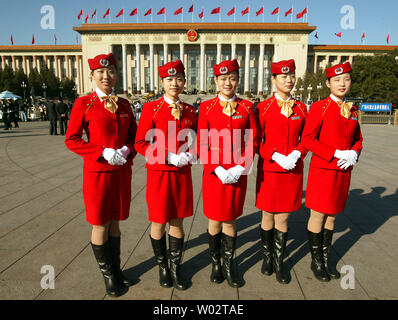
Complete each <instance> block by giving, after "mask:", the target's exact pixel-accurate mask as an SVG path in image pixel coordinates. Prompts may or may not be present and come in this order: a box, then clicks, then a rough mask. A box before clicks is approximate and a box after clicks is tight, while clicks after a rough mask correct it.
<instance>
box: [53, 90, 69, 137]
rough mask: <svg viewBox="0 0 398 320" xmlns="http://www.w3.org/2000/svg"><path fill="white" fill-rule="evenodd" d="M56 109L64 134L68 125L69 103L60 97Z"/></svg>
mask: <svg viewBox="0 0 398 320" xmlns="http://www.w3.org/2000/svg"><path fill="white" fill-rule="evenodd" d="M55 110H56V111H57V117H58V119H59V130H60V133H61V135H63V136H64V135H65V132H66V128H67V125H68V105H67V104H66V103H64V102H63V100H62V98H60V99H59V100H58V103H57V105H56V106H55Z"/></svg>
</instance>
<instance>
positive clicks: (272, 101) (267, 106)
mask: <svg viewBox="0 0 398 320" xmlns="http://www.w3.org/2000/svg"><path fill="white" fill-rule="evenodd" d="M275 99H276V98H275V96H273V97H272V99H271V101H270V102H267V103H266V104H265V107H264V111H263V114H262V116H264V115H265V113H266V112H267V110H268V109H269V107H270V106H271V105H272V104H273V103H274V101H275Z"/></svg>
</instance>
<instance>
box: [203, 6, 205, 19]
mask: <svg viewBox="0 0 398 320" xmlns="http://www.w3.org/2000/svg"><path fill="white" fill-rule="evenodd" d="M202 12H204V8H203V7H202ZM203 22H205V14H204V13H203Z"/></svg>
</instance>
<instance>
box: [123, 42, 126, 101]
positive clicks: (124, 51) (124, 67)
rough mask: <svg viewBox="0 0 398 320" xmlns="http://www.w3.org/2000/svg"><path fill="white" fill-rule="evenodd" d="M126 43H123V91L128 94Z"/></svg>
mask: <svg viewBox="0 0 398 320" xmlns="http://www.w3.org/2000/svg"><path fill="white" fill-rule="evenodd" d="M126 49H127V48H126V44H122V73H123V93H124V94H127V50H126Z"/></svg>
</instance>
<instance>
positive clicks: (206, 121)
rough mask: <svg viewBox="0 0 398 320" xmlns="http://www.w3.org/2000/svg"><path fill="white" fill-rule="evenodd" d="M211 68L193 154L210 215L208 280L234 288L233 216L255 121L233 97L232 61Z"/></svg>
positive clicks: (247, 105) (241, 195)
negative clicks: (210, 91) (212, 91)
mask: <svg viewBox="0 0 398 320" xmlns="http://www.w3.org/2000/svg"><path fill="white" fill-rule="evenodd" d="M213 70H214V75H215V77H214V81H215V83H216V85H217V88H218V90H219V92H220V93H219V94H218V95H217V97H215V98H214V99H211V100H208V101H204V102H202V103H201V105H200V112H199V124H198V135H197V139H198V140H197V152H198V154H199V156H200V159H201V161H202V163H203V164H204V172H203V187H202V189H203V212H204V214H205V216H206V217H207V218H208V219H209V228H208V239H209V247H210V256H211V260H212V273H211V276H210V280H211V281H212V282H214V283H220V282H222V281H223V280H224V279H226V280H227V281H228V284H229V285H230V286H232V287H235V288H236V287H239V286H240V284H239V282H238V279H237V276H236V273H235V271H234V269H233V256H234V252H235V248H236V226H235V220H236V219H237V218H238V217H239V216H240V215H241V214H242V212H243V205H244V202H245V196H246V186H247V173H248V171H249V168H250V167H251V165H252V162H253V158H254V151H255V149H256V145H257V123H256V118H255V115H254V112H253V108H252V103H251V102H249V101H248V100H243V99H240V98H238V97H236V96H235V91H236V88H237V86H238V83H239V64H238V62H237V61H236V59H234V60H232V61H230V60H226V61H222V62H221V63H220V64H218V65H214V66H213ZM245 137H248V140H247V142H245ZM209 138H210V141H209ZM221 256H222V259H223V263H222V266H221V260H220V258H221Z"/></svg>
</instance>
